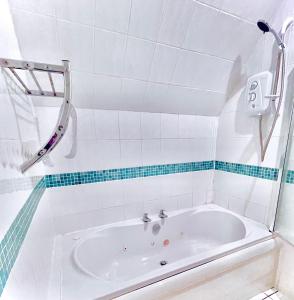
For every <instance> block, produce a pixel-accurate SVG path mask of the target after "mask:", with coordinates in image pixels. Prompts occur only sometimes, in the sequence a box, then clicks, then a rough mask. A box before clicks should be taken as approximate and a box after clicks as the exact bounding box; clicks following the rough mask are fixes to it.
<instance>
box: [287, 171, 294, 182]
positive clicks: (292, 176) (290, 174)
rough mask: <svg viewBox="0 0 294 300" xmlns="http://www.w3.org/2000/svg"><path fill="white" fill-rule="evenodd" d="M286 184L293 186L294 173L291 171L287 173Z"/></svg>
mask: <svg viewBox="0 0 294 300" xmlns="http://www.w3.org/2000/svg"><path fill="white" fill-rule="evenodd" d="M286 183H291V184H293V183H294V171H292V170H289V171H288V172H287V176H286Z"/></svg>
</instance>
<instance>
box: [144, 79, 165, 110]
mask: <svg viewBox="0 0 294 300" xmlns="http://www.w3.org/2000/svg"><path fill="white" fill-rule="evenodd" d="M167 92H168V85H166V84H158V83H148V86H147V89H146V94H145V97H144V99H143V102H142V110H143V111H146V112H147V111H148V112H154V113H158V112H162V111H163V108H164V103H165V102H168V101H169V98H168V94H167Z"/></svg>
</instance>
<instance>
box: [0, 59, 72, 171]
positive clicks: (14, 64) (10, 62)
mask: <svg viewBox="0 0 294 300" xmlns="http://www.w3.org/2000/svg"><path fill="white" fill-rule="evenodd" d="M62 62H63V64H62V65H53V64H45V63H37V62H28V61H22V60H14V59H6V58H0V67H2V68H7V69H9V70H10V72H11V73H12V74H13V76H14V78H15V79H16V82H18V83H19V84H18V86H19V88H20V89H21V90H22V91H23V92H24V93H25V94H26V95H29V96H42V97H44V96H45V97H59V98H63V103H62V105H61V108H60V111H59V117H58V121H57V124H56V126H55V129H54V131H53V133H52V134H51V136H50V138H49V139H48V141H47V143H45V144H44V146H43V147H42V148H40V149H39V151H37V152H36V154H35V155H33V156H32V157H31V158H30V159H29V160H28V161H26V162H24V163H23V164H22V165H21V166H20V170H21V172H22V173H24V172H26V171H27V170H28V169H29V168H31V167H32V166H33V165H34V164H36V163H37V162H39V161H41V160H42V159H43V158H44V157H45V156H46V155H47V154H49V153H50V152H51V151H52V150H53V149H54V148H55V147H56V145H57V144H58V143H59V142H60V141H61V139H62V137H63V136H64V134H65V132H66V129H67V127H68V121H69V116H70V113H71V110H72V108H73V107H72V104H71V75H70V63H69V61H68V60H63V61H62ZM17 70H24V71H28V73H29V74H30V76H31V77H32V79H33V81H34V83H35V85H36V86H37V90H34V89H30V88H29V86H28V84H27V83H25V81H24V80H23V79H22V78H21V77H20V76H19V74H18V73H17ZM34 71H38V72H47V73H48V77H49V82H50V86H51V91H46V90H43V89H42V87H41V84H40V83H39V81H38V79H37V76H36V74H35V73H34ZM52 73H55V74H61V75H63V79H64V88H63V92H57V91H56V89H55V86H54V81H53V77H52Z"/></svg>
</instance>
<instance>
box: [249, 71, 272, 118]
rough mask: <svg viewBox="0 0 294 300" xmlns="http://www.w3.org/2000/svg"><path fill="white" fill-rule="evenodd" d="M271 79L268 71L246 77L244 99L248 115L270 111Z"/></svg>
mask: <svg viewBox="0 0 294 300" xmlns="http://www.w3.org/2000/svg"><path fill="white" fill-rule="evenodd" d="M272 79H273V75H272V73H271V72H269V71H265V72H261V73H258V74H255V75H253V76H251V77H249V78H248V81H247V86H246V91H245V99H246V102H247V108H248V113H249V115H251V116H261V115H265V114H267V113H269V112H270V101H271V98H272V97H271V95H270V93H271V87H272Z"/></svg>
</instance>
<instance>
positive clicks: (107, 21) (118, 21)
mask: <svg viewBox="0 0 294 300" xmlns="http://www.w3.org/2000/svg"><path fill="white" fill-rule="evenodd" d="M130 10H131V0H96V15H95V25H96V26H97V27H101V28H105V29H108V30H114V31H118V32H127V30H128V24H129V16H130Z"/></svg>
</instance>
